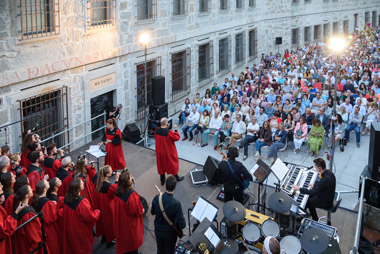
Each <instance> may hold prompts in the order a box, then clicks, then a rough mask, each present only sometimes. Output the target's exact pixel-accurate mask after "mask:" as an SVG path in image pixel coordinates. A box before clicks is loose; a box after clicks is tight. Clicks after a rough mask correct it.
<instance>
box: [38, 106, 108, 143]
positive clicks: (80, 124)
mask: <svg viewBox="0 0 380 254" xmlns="http://www.w3.org/2000/svg"><path fill="white" fill-rule="evenodd" d="M105 115H106V113H105V112H103V114H100V115H97V116H95V117H93V118H91V119H89V120H87V121H84V122H82V123H79V124H77V125H74V126H72V127H71V128H68V129H65V130H63V131H61V132H58V133H57V134H54V133H53V134H52V135H51V136H50V137H48V138H46V139H44V140H42V141H41V143H44V142H46V141H48V140H50V139H53V138H55V137H57V136H59V135H61V134H64V133H66V132H68V131H70V130H72V129H75V128H77V127H79V126H82V125H83V124H85V123H87V122H91V121H92V120H94V119H96V118H98V117H101V116H105ZM98 130H99V129H98ZM86 136H88V135H86ZM71 143H73V142H70V144H71ZM65 146H67V145H65Z"/></svg>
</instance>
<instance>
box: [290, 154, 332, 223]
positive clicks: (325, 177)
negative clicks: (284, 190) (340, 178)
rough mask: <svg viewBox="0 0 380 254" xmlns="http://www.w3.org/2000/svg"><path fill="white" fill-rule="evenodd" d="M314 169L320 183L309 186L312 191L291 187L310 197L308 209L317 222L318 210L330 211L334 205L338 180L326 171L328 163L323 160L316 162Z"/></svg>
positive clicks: (316, 160) (318, 159)
mask: <svg viewBox="0 0 380 254" xmlns="http://www.w3.org/2000/svg"><path fill="white" fill-rule="evenodd" d="M314 168H315V169H316V170H317V171H318V173H319V177H320V181H319V182H318V181H317V182H316V183H315V184H309V187H310V189H307V188H300V187H299V186H297V185H292V186H291V187H292V188H293V189H294V190H296V191H298V190H299V191H300V193H302V194H307V195H309V199H308V201H307V203H306V208H309V211H310V215H311V216H312V218H313V220H315V221H317V220H318V216H317V211H316V208H323V209H329V208H330V207H331V206H332V204H333V201H334V195H335V185H336V180H335V175H334V174H333V173H332V172H331V171H329V170H326V162H325V161H324V160H323V159H322V158H317V159H315V160H314Z"/></svg>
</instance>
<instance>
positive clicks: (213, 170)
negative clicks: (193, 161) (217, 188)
mask: <svg viewBox="0 0 380 254" xmlns="http://www.w3.org/2000/svg"><path fill="white" fill-rule="evenodd" d="M219 163H220V161H218V160H217V159H215V158H213V157H211V156H208V157H207V160H206V162H205V165H204V166H203V173H204V174H205V175H206V176H207V179H208V183H210V184H218V183H222V182H221V181H222V180H221V179H220V174H218V172H217V169H218V166H219Z"/></svg>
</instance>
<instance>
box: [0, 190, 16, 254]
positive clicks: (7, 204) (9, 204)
mask: <svg viewBox="0 0 380 254" xmlns="http://www.w3.org/2000/svg"><path fill="white" fill-rule="evenodd" d="M4 198H5V200H4V203H3V207H4V209H5V211H6V212H7V214H9V215H11V214H12V213H13V200H14V195H13V194H12V193H11V192H10V191H8V190H4ZM0 253H1V252H0Z"/></svg>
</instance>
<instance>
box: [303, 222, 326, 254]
mask: <svg viewBox="0 0 380 254" xmlns="http://www.w3.org/2000/svg"><path fill="white" fill-rule="evenodd" d="M300 240H301V245H302V248H303V249H304V250H306V251H307V252H308V253H310V254H320V253H323V252H324V251H325V250H326V249H327V247H328V245H329V238H328V236H327V234H326V233H325V232H324V231H323V230H322V229H319V228H309V229H307V230H305V232H304V233H303V234H302V236H301V239H300Z"/></svg>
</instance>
